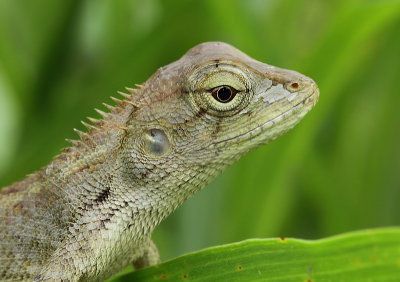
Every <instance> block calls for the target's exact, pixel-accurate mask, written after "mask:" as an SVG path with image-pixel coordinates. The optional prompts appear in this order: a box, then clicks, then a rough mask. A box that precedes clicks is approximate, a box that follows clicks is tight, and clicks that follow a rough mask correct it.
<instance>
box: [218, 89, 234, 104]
mask: <svg viewBox="0 0 400 282" xmlns="http://www.w3.org/2000/svg"><path fill="white" fill-rule="evenodd" d="M212 95H213V97H214V98H215V99H216V100H217V101H218V102H221V103H228V102H230V101H232V99H233V98H234V97H235V95H236V93H234V91H233V89H232V88H230V87H228V86H221V87H218V88H215V89H213V91H212Z"/></svg>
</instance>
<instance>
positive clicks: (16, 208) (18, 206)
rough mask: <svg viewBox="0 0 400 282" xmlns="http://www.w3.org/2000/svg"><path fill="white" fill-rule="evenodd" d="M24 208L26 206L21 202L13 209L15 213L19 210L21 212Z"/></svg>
mask: <svg viewBox="0 0 400 282" xmlns="http://www.w3.org/2000/svg"><path fill="white" fill-rule="evenodd" d="M23 207H24V204H23V203H22V202H19V203H16V204H15V205H14V206H13V209H14V211H18V210H21V209H22V208H23Z"/></svg>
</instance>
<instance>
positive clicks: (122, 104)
mask: <svg viewBox="0 0 400 282" xmlns="http://www.w3.org/2000/svg"><path fill="white" fill-rule="evenodd" d="M136 86H137V88H138V89H142V88H143V87H144V86H143V85H140V84H136ZM125 89H126V90H127V91H128V92H129V94H128V93H124V92H121V91H118V93H119V94H120V95H121V96H122V97H123V99H118V98H115V97H112V96H111V100H113V101H114V102H115V103H116V104H117V105H116V106H111V105H108V104H106V103H103V105H104V106H105V107H106V108H107V109H108V110H109V112H104V111H102V110H99V109H96V108H95V109H94V110H95V111H96V112H97V113H98V114H99V115H100V116H101V117H102V119H95V118H92V117H87V119H88V120H89V121H90V122H91V123H92V124H89V123H87V122H85V121H81V123H82V124H83V125H84V126H85V127H86V128H87V130H88V132H83V131H80V130H78V129H76V128H74V131H75V132H76V133H77V134H78V135H79V137H80V138H79V140H73V139H65V140H66V141H67V142H68V143H70V144H71V145H72V146H73V147H76V148H78V147H82V146H90V145H93V144H94V142H93V140H92V137H93V135H94V134H95V133H96V132H99V131H100V130H101V128H103V127H104V126H105V124H106V123H107V122H109V121H110V120H112V118H113V117H114V116H115V115H118V114H119V113H120V112H121V111H122V110H124V109H125V108H126V107H127V106H131V107H133V108H134V110H135V109H137V108H138V106H137V105H136V104H135V103H134V102H133V95H134V94H136V92H137V90H138V89H134V88H129V87H125ZM120 128H123V126H122V127H120ZM90 147H91V146H90ZM71 149H72V148H66V149H64V151H65V152H68V151H71Z"/></svg>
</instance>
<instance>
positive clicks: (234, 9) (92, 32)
mask: <svg viewBox="0 0 400 282" xmlns="http://www.w3.org/2000/svg"><path fill="white" fill-rule="evenodd" d="M399 30H400V1H397V0H382V1H373V0H365V1H363V0H346V1H345V0H341V1H337V0H329V1H320V0H269V1H261V0H242V1H240V0H235V1H232V0H229V1H228V0H204V1H195V0H186V1H182V0H170V1H161V0H148V1H131V0H121V1H107V0H98V1H90V0H86V1H85V0H67V1H62V2H60V1H51V0H36V1H16V0H2V1H0V187H1V186H5V185H9V184H11V183H12V182H14V181H17V180H19V179H21V178H22V177H24V175H26V174H27V173H31V172H32V171H34V170H37V169H39V168H40V167H41V166H43V165H45V164H46V163H48V162H49V161H50V160H51V159H52V157H53V156H54V155H56V154H58V153H59V150H60V148H62V147H64V146H66V145H67V143H66V142H65V141H64V138H72V137H73V136H74V133H73V131H72V128H74V127H77V128H80V129H82V126H81V125H80V123H79V121H80V120H82V119H84V118H85V117H86V116H95V113H94V111H93V110H92V109H93V108H95V107H99V106H100V105H101V103H102V102H108V101H110V100H109V98H108V97H109V96H110V95H116V94H115V93H116V91H117V90H122V89H123V87H124V86H133V85H134V83H141V82H143V81H145V80H146V79H147V78H148V77H149V76H150V75H151V74H152V73H153V72H154V71H155V70H156V69H157V68H158V67H160V66H163V65H165V64H167V63H169V62H171V61H173V60H175V59H177V58H179V57H180V56H181V55H182V54H183V53H184V52H185V51H186V50H187V49H189V48H191V47H192V46H194V45H195V44H197V43H200V42H203V41H212V40H219V41H225V42H228V43H231V44H233V45H234V46H236V47H237V48H239V49H241V50H242V51H244V52H246V53H247V54H249V55H250V56H252V57H254V58H256V59H258V60H260V61H263V62H267V63H269V64H272V65H276V66H280V67H284V68H289V69H295V70H297V71H299V72H301V73H304V74H306V75H308V76H310V77H312V78H314V79H315V81H316V82H317V83H318V84H319V86H320V91H321V95H320V101H319V103H318V104H317V106H316V108H315V109H314V110H312V111H311V112H310V114H309V115H308V116H307V117H306V118H305V119H304V120H303V121H302V122H301V123H300V124H299V125H298V126H297V127H296V128H295V129H293V130H292V131H291V132H289V133H288V134H286V135H284V136H282V137H280V138H279V139H278V140H277V141H274V142H272V143H271V144H269V145H268V146H265V147H262V148H259V149H257V150H255V151H253V152H250V153H249V154H248V155H247V156H246V157H244V158H243V159H242V160H240V161H239V162H238V163H236V164H235V165H234V166H232V167H231V168H229V169H228V170H227V171H226V172H225V173H224V174H222V175H221V176H220V177H218V178H217V179H216V180H215V181H214V182H213V183H212V184H210V185H209V187H207V188H206V189H205V190H203V191H201V192H199V193H198V194H197V195H196V196H194V197H193V198H192V199H190V200H189V202H188V203H186V204H185V205H184V206H183V207H181V208H179V209H178V210H177V212H175V213H174V214H173V215H172V216H171V217H169V218H168V219H167V220H166V221H165V222H164V223H163V224H162V225H161V226H160V227H159V228H157V229H156V232H155V234H154V240H155V241H156V242H157V245H158V246H159V249H160V252H161V255H162V258H163V259H164V260H165V259H168V258H171V257H176V256H178V255H181V254H183V253H187V252H189V251H194V250H199V249H201V248H205V247H208V246H212V245H219V244H222V243H228V242H233V241H240V240H243V239H247V238H255V237H259V238H260V237H261V238H265V237H277V236H278V237H279V236H291V237H298V238H307V239H313V238H322V237H325V236H330V235H333V234H337V233H342V232H346V231H350V230H356V229H365V228H372V227H381V226H389V225H399V224H400V217H399V216H398V215H399V214H400V205H399V204H398V201H399V199H400V174H399V171H400V146H399V144H400V126H399V125H400V111H399V105H400V95H399V77H400V56H399V54H400V52H399V50H400V33H399Z"/></svg>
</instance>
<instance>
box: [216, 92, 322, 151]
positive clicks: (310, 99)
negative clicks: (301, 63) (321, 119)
mask: <svg viewBox="0 0 400 282" xmlns="http://www.w3.org/2000/svg"><path fill="white" fill-rule="evenodd" d="M318 98H319V89H318V87H317V86H316V85H315V86H314V88H313V91H311V94H309V95H308V96H307V97H305V98H304V99H303V100H301V101H300V102H299V103H297V104H296V105H294V106H293V107H291V108H290V109H289V110H287V111H285V112H283V113H281V114H279V115H278V116H276V117H275V118H273V119H271V120H268V121H267V122H265V123H263V124H261V125H260V126H257V127H255V128H254V129H252V130H250V131H247V132H245V133H243V134H241V135H238V136H235V137H232V138H228V139H225V140H222V141H218V142H216V143H214V145H219V144H221V143H225V144H226V143H227V142H231V141H233V142H240V141H245V140H247V139H252V138H255V137H257V136H260V135H261V133H263V132H264V131H265V129H266V128H268V127H269V125H272V124H275V123H278V122H279V121H280V120H282V119H283V118H284V117H285V116H289V115H290V114H291V113H292V112H295V111H296V110H298V109H300V108H302V107H304V108H305V110H304V111H302V113H301V115H299V116H298V117H297V118H292V122H291V124H292V125H291V126H290V127H288V128H286V129H285V130H282V132H281V133H280V134H279V135H276V136H274V137H273V138H272V139H268V140H266V141H268V142H269V141H272V140H273V139H275V138H277V137H278V136H280V135H281V134H283V133H284V132H286V131H287V130H289V129H291V128H292V127H293V126H295V125H296V124H297V123H298V122H299V121H300V120H301V119H302V118H303V117H304V115H305V114H307V113H308V112H309V111H310V110H311V109H312V108H313V107H314V106H315V104H316V103H317V101H318ZM309 104H311V105H309ZM305 105H307V107H305Z"/></svg>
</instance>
